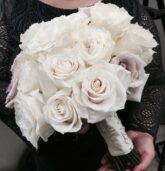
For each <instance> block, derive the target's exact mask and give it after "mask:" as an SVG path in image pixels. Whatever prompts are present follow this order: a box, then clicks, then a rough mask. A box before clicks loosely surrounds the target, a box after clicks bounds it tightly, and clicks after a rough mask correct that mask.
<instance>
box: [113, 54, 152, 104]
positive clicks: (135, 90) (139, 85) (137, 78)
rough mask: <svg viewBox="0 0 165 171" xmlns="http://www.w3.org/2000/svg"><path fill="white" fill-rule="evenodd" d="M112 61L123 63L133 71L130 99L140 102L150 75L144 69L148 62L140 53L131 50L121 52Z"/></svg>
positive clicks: (129, 90) (129, 92) (118, 63)
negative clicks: (130, 51)
mask: <svg viewBox="0 0 165 171" xmlns="http://www.w3.org/2000/svg"><path fill="white" fill-rule="evenodd" d="M112 63H115V64H117V65H121V66H123V67H124V68H125V69H127V70H128V71H130V72H131V76H132V81H131V84H130V86H129V89H128V100H131V101H138V102H140V101H141V96H142V92H143V89H144V86H145V84H146V82H147V79H148V77H149V74H146V72H145V70H144V67H145V66H146V63H145V62H144V61H143V60H142V59H141V58H140V57H139V56H138V55H135V54H132V53H129V52H123V53H121V54H120V55H118V56H117V57H115V58H114V59H113V60H112Z"/></svg>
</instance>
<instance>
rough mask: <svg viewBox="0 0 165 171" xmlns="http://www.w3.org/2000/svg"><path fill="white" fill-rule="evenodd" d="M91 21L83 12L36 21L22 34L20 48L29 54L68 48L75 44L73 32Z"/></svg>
mask: <svg viewBox="0 0 165 171" xmlns="http://www.w3.org/2000/svg"><path fill="white" fill-rule="evenodd" d="M88 23H89V17H88V16H87V15H86V14H85V13H83V12H79V13H74V14H71V15H69V16H60V17H56V18H54V19H52V20H51V21H47V22H42V23H35V24H33V25H31V26H30V28H29V29H28V30H27V31H26V32H25V33H24V34H22V35H21V40H20V41H21V45H20V48H21V49H22V50H23V51H24V52H25V53H28V54H35V53H40V52H44V51H50V49H51V48H56V49H59V48H66V47H71V46H72V45H73V43H74V42H73V41H72V39H71V32H73V31H76V30H78V29H80V28H82V27H83V26H85V25H87V24H88Z"/></svg>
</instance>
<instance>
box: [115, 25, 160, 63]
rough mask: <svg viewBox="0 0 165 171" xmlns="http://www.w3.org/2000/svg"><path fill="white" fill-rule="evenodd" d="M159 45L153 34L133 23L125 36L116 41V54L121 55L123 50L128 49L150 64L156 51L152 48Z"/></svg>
mask: <svg viewBox="0 0 165 171" xmlns="http://www.w3.org/2000/svg"><path fill="white" fill-rule="evenodd" d="M156 46H157V42H156V41H155V39H154V38H153V35H152V34H151V33H150V32H149V31H148V30H145V29H144V28H142V27H141V26H139V25H138V24H131V25H130V26H129V28H128V29H127V31H126V32H125V33H124V34H123V36H122V37H121V38H120V39H119V40H118V41H117V42H116V46H115V49H114V53H113V54H114V55H119V54H120V53H122V52H123V51H128V52H130V53H134V54H137V55H139V56H140V58H141V59H142V60H143V61H144V62H145V63H146V64H149V63H150V62H151V60H152V55H153V53H154V51H153V50H152V48H154V47H156Z"/></svg>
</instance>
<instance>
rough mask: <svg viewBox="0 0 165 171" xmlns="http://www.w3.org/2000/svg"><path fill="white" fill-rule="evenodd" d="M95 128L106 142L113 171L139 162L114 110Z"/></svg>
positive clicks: (131, 166) (120, 170)
mask: <svg viewBox="0 0 165 171" xmlns="http://www.w3.org/2000/svg"><path fill="white" fill-rule="evenodd" d="M97 128H98V129H99V131H100V133H101V135H102V136H103V138H104V140H105V142H106V144H107V147H108V150H109V152H110V155H111V160H110V161H111V165H112V167H113V168H114V169H115V171H123V170H124V169H129V168H133V167H134V166H135V165H137V164H138V163H139V162H140V156H139V154H138V152H137V151H136V150H135V149H134V146H133V143H132V141H131V139H130V138H129V137H128V136H127V134H126V132H125V129H124V127H123V125H122V123H121V121H120V119H119V118H118V116H117V114H116V113H115V112H114V113H113V114H112V115H111V116H109V117H107V118H106V119H105V120H103V121H101V122H99V123H97Z"/></svg>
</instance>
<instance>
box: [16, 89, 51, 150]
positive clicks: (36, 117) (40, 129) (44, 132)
mask: <svg viewBox="0 0 165 171" xmlns="http://www.w3.org/2000/svg"><path fill="white" fill-rule="evenodd" d="M43 105H44V102H43V98H42V95H41V94H40V93H39V91H38V90H35V91H32V92H30V93H28V94H22V93H18V94H17V96H16V98H15V101H14V108H15V118H16V123H17V125H18V126H19V127H20V129H21V132H22V134H23V136H25V137H26V138H27V140H28V141H30V142H31V143H32V144H33V146H34V147H36V148H37V147H38V144H37V142H38V139H39V137H41V138H42V139H43V140H44V141H47V139H48V137H49V136H50V135H52V133H53V132H54V129H53V128H52V127H51V126H50V125H48V124H47V123H46V122H45V120H44V117H43V112H42V108H43Z"/></svg>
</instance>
